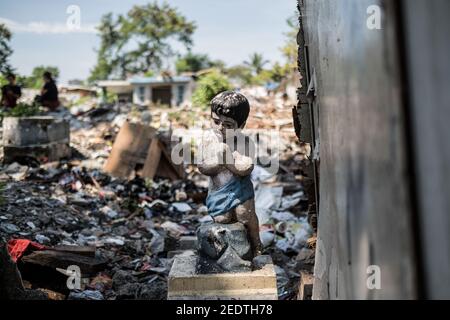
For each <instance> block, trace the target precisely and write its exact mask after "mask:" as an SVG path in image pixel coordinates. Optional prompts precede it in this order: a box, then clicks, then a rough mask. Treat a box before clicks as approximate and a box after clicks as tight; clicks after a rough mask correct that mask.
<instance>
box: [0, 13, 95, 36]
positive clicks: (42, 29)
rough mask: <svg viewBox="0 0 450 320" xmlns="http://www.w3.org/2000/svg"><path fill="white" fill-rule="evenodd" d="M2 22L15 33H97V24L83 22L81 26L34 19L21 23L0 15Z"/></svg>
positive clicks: (0, 21)
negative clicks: (76, 26) (74, 26)
mask: <svg viewBox="0 0 450 320" xmlns="http://www.w3.org/2000/svg"><path fill="white" fill-rule="evenodd" d="M0 23H3V24H5V25H6V26H7V27H8V28H9V29H10V30H11V31H12V32H15V33H37V34H67V33H97V30H96V25H94V24H81V26H80V28H76V29H74V28H70V27H68V25H67V24H63V23H48V22H42V21H32V22H28V23H19V22H16V21H13V20H10V19H5V18H1V17H0Z"/></svg>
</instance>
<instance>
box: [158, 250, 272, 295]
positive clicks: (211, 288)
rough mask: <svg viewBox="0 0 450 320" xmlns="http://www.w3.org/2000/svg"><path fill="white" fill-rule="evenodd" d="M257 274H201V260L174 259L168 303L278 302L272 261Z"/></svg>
mask: <svg viewBox="0 0 450 320" xmlns="http://www.w3.org/2000/svg"><path fill="white" fill-rule="evenodd" d="M265 258H266V259H262V260H266V261H267V262H266V263H265V264H264V265H262V266H261V265H260V266H259V268H260V269H258V270H254V271H249V272H225V273H216V274H201V273H199V272H198V264H199V257H198V256H181V255H178V256H175V258H174V263H173V265H172V269H171V270H170V273H169V279H168V296H167V298H168V299H169V300H277V299H278V294H277V279H276V274H275V269H274V266H273V264H272V262H271V259H270V257H265Z"/></svg>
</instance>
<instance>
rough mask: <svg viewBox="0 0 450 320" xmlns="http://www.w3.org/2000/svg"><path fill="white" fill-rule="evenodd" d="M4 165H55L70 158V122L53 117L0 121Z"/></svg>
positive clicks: (9, 118) (12, 118) (14, 118)
mask: <svg viewBox="0 0 450 320" xmlns="http://www.w3.org/2000/svg"><path fill="white" fill-rule="evenodd" d="M3 146H4V147H3V151H4V162H5V163H12V162H15V161H18V160H20V159H35V160H37V161H39V162H51V161H58V160H60V159H62V158H68V157H70V155H71V149H70V126H69V122H68V121H66V120H63V119H56V118H53V117H7V118H5V119H3Z"/></svg>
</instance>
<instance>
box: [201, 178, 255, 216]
mask: <svg viewBox="0 0 450 320" xmlns="http://www.w3.org/2000/svg"><path fill="white" fill-rule="evenodd" d="M254 196H255V192H254V190H253V183H252V180H251V179H250V176H247V177H236V176H234V177H233V179H232V180H231V181H230V182H228V183H227V184H225V185H224V186H222V187H220V188H219V189H217V190H214V191H210V192H208V197H207V198H206V206H207V207H208V213H209V215H211V216H213V217H216V216H220V215H223V214H225V213H227V212H229V211H231V210H232V209H234V208H236V207H237V206H239V205H241V204H243V203H244V202H246V201H248V200H250V199H252V198H253V197H254Z"/></svg>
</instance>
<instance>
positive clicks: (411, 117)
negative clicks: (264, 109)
mask: <svg viewBox="0 0 450 320" xmlns="http://www.w3.org/2000/svg"><path fill="white" fill-rule="evenodd" d="M374 5H375V6H377V7H375V9H376V8H379V9H380V12H381V28H380V29H371V28H369V27H368V26H367V20H368V19H371V17H373V14H374V11H371V10H372V9H373V8H374V7H373V6H374ZM299 7H300V9H301V23H302V25H303V31H304V41H303V34H302V32H301V33H300V34H299V35H300V36H299V40H300V41H299V44H300V59H299V60H300V67H306V71H304V72H306V74H309V76H308V83H305V84H303V83H302V84H303V85H306V86H307V87H309V88H314V92H313V94H310V95H309V105H308V104H306V103H305V98H306V89H305V87H304V88H303V89H300V90H299V100H300V101H299V105H298V109H299V110H297V111H298V113H299V114H301V115H303V118H308V117H307V116H308V115H312V118H313V120H312V121H309V120H308V121H306V122H305V121H303V123H302V124H303V126H305V125H306V126H310V125H311V123H313V124H314V126H313V129H312V131H313V132H314V135H316V136H317V138H318V140H319V141H320V178H319V181H318V182H320V183H319V185H320V192H319V197H320V201H319V206H318V212H319V223H318V241H317V251H316V266H315V271H314V272H315V282H314V293H313V298H314V299H414V298H447V299H448V298H450V191H449V190H450V188H449V186H450V183H449V181H450V138H449V137H450V125H449V122H450V37H449V35H450V19H448V17H447V16H448V14H450V1H447V0H430V1H424V0H398V1H396V0H300V1H299ZM368 9H369V10H368ZM303 57H305V59H303ZM305 61H306V62H307V63H304V62H305ZM305 65H306V66H305ZM314 79H315V80H316V81H314ZM305 115H306V116H305ZM300 118H301V119H302V117H300ZM303 132H306V133H308V132H309V131H308V130H304V131H303ZM305 137H306V140H308V139H309V140H311V134H307V135H305ZM308 142H312V141H308ZM371 266H375V267H379V271H380V280H381V287H380V288H379V289H374V288H370V286H368V285H367V281H368V280H369V281H370V280H373V277H371V276H373V275H374V273H373V270H374V269H373V268H372V269H370V267H371ZM368 268H369V269H368ZM368 272H369V273H368Z"/></svg>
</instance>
